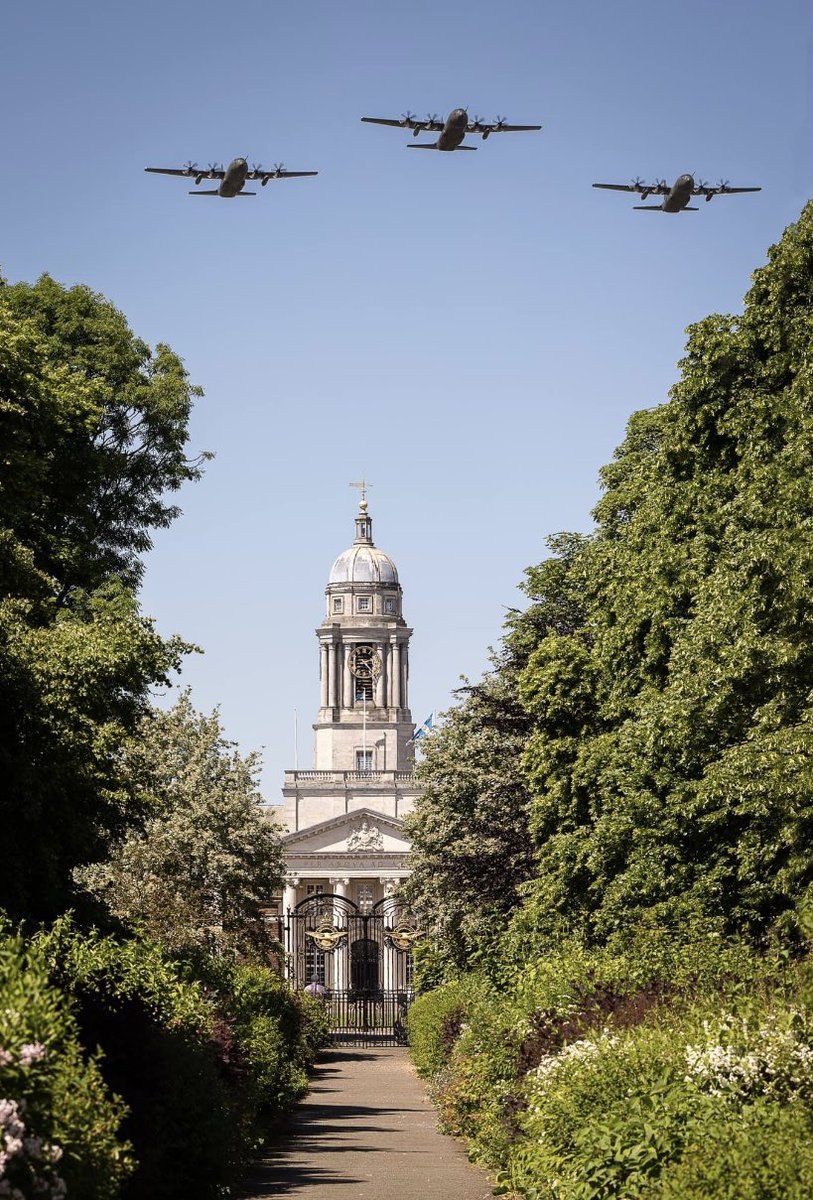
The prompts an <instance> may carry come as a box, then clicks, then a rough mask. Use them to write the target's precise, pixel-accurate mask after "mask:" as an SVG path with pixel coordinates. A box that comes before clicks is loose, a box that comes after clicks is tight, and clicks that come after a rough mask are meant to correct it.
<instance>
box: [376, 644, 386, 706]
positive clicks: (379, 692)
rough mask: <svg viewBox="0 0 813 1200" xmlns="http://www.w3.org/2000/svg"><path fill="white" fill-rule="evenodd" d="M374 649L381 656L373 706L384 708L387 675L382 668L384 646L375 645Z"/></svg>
mask: <svg viewBox="0 0 813 1200" xmlns="http://www.w3.org/2000/svg"><path fill="white" fill-rule="evenodd" d="M376 650H377V651H378V653H379V654H380V656H381V669H380V670H379V672H378V678H377V679H376V681H375V706H376V708H384V706H385V705H386V703H387V691H386V683H387V677H386V672H385V670H384V660H385V654H384V651H385V647H384V646H376Z"/></svg>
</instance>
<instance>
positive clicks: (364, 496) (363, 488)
mask: <svg viewBox="0 0 813 1200" xmlns="http://www.w3.org/2000/svg"><path fill="white" fill-rule="evenodd" d="M372 486H373V485H372V484H371V483H368V482H367V480H366V479H362V480H361V482H360V483H351V484H350V487H357V488H361V498H362V500H366V499H367V492H368V491H369V489H370V488H371V487H372Z"/></svg>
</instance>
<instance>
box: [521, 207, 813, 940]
mask: <svg viewBox="0 0 813 1200" xmlns="http://www.w3.org/2000/svg"><path fill="white" fill-rule="evenodd" d="M811 312H813V205H808V206H807V208H806V209H805V210H804V212H803V213H802V216H801V218H800V220H799V221H798V222H797V224H795V225H793V226H791V227H790V228H789V229H788V230H787V231H786V233H785V235H784V237H783V238H782V241H781V242H780V243H779V244H778V245H777V246H774V247H772V249H771V250H770V251H769V255H768V263H767V265H766V266H764V267H762V268H760V269H759V270H758V271H756V273H755V275H754V277H753V285H752V287H751V289H750V291H749V293H748V295H747V296H746V301H745V309H744V312H743V314H742V315H741V316H738V317H733V316H711V317H708V318H706V319H705V320H704V321H701V322H700V323H699V324H697V325H695V326H693V327H692V328H691V329H690V331H689V342H688V348H687V354H686V357H685V358H684V359H683V361H682V363H681V377H680V380H679V382H678V383H677V384H676V386H675V387H674V389H673V391H672V395H671V399H670V401H669V402H668V403H667V404H664V405H662V406H661V407H660V408H658V409H655V410H653V411H650V412H643V413H637V414H635V416H634V417H633V418H632V420H631V421H630V426H629V430H628V434H627V438H626V441H625V442H624V444H623V445H622V447H621V448H620V450H619V451H618V453H617V454H616V457H615V461H614V462H613V463H612V464H611V465H610V466H609V467H608V468H606V469H605V471H604V472H603V482H604V485H605V494H604V496H603V498H602V500H601V501H600V503H599V505H598V508H597V510H596V518H597V529H596V533H595V535H594V536H593V537H592V538H591V539H590V540H589V542H588V543H587V544H586V545H585V548H584V552H583V556H582V563H583V567H582V572H581V575H582V580H583V604H584V609H585V619H584V622H583V625H582V627H581V628H580V629H579V630H577V631H576V632H575V634H571V635H568V636H566V637H564V638H563V637H560V636H559V635H558V634H548V635H546V636H544V637H543V638H541V639H540V640H539V642H538V644H537V646H536V648H535V649H534V650H533V651H532V653H531V654H530V656H529V660H528V665H527V667H526V669H525V670H524V672H523V673H522V678H521V696H522V699H523V703H524V705H525V707H526V710H527V712H528V714H529V717H530V719H531V722H532V732H531V736H530V738H529V740H528V744H527V747H526V751H525V756H524V766H525V769H526V772H527V777H528V780H529V783H530V786H531V789H532V791H533V795H534V799H533V803H532V825H533V829H534V833H535V837H536V840H537V845H538V854H539V857H538V870H539V874H538V880H537V882H536V884H535V885H534V889H533V896H532V899H531V901H530V903H529V907H528V910H527V911H526V913H525V914H524V916H523V918H522V920H523V921H524V922H525V924H526V927H527V928H534V929H536V930H538V931H539V932H540V933H542V934H543V935H544V936H556V935H557V931H559V932H561V931H562V929H563V928H564V929H567V928H569V929H576V930H578V931H580V932H582V933H585V934H587V935H588V936H590V937H593V938H599V939H604V938H606V937H609V936H611V935H613V934H615V933H617V932H619V931H621V930H623V929H625V928H627V927H629V926H635V925H636V924H637V923H641V922H644V923H653V922H654V923H656V924H661V925H667V926H668V925H671V924H674V923H676V922H677V923H681V922H683V921H685V920H687V919H689V918H690V917H691V916H702V917H703V918H704V919H711V920H716V921H718V922H719V923H720V924H721V925H722V926H723V927H726V928H729V929H731V928H737V929H747V930H749V931H750V932H751V933H752V934H753V935H754V936H758V935H759V934H760V933H761V932H762V931H764V930H765V929H766V928H768V927H770V926H771V925H773V924H775V923H776V922H777V921H781V920H784V919H785V916H786V915H787V916H788V919H789V914H790V913H791V911H792V909H793V908H794V906H795V903H796V901H797V900H798V897H799V895H800V894H801V892H802V891H803V890H804V889H805V888H806V887H807V886H808V885H809V884H810V882H811V879H813V855H811V851H810V846H811V834H813V805H812V804H811V801H812V800H813V794H812V793H811V782H812V777H811V753H812V752H813V751H812V750H811V740H810V732H811V729H813V724H812V722H813V603H812V602H811V597H813V540H811V528H813V470H812V469H811V468H813V403H812V402H811V397H813V387H811V384H813V355H811V350H812V349H813V318H811ZM526 932H527V929H526Z"/></svg>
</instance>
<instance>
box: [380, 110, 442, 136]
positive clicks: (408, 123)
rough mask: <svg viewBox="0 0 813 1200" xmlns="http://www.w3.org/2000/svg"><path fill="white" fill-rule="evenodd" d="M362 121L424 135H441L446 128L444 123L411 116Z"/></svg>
mask: <svg viewBox="0 0 813 1200" xmlns="http://www.w3.org/2000/svg"><path fill="white" fill-rule="evenodd" d="M361 119H362V121H366V123H367V124H368V125H390V126H392V128H393V129H411V130H413V131H415V130H419V131H423V132H424V133H433V132H434V133H440V132H441V130H442V129H443V128H444V122H443V121H432V120H430V119H429V118H427V119H426V120H424V121H421V120H419V119H418V117H413V116H412V115H411V114H409V115H408V116H404V117H401V119H400V120H396V119H395V118H393V117H362V118H361Z"/></svg>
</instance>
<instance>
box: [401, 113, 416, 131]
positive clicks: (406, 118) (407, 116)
mask: <svg viewBox="0 0 813 1200" xmlns="http://www.w3.org/2000/svg"><path fill="white" fill-rule="evenodd" d="M415 119H416V118H415V114H414V112H410V111H409V109H407V110H406V112H405V113H401V123H402V124H403V125H406V126H407V128H409V126H411V124H412V122H413V121H414V120H415Z"/></svg>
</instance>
